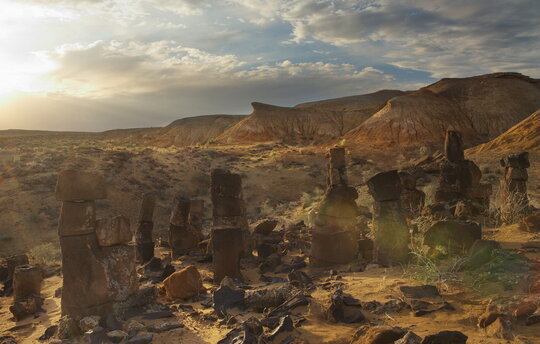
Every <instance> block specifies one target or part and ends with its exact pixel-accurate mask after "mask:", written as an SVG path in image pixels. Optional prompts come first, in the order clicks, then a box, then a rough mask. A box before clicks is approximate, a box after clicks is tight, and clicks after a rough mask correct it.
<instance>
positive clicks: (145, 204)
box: [135, 193, 156, 263]
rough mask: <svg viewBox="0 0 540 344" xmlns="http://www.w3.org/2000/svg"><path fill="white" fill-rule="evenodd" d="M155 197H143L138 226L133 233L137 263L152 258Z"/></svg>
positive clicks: (146, 195) (151, 195)
mask: <svg viewBox="0 0 540 344" xmlns="http://www.w3.org/2000/svg"><path fill="white" fill-rule="evenodd" d="M155 207H156V197H155V195H154V194H151V193H146V194H144V195H143V199H142V203H141V210H140V212H139V225H138V227H137V230H136V231H135V245H136V247H137V262H138V263H146V262H148V261H149V260H150V259H152V257H154V240H153V236H152V231H153V229H154V208H155Z"/></svg>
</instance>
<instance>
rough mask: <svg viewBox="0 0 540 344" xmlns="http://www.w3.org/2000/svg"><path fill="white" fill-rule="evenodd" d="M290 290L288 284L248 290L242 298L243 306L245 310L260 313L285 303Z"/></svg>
mask: <svg viewBox="0 0 540 344" xmlns="http://www.w3.org/2000/svg"><path fill="white" fill-rule="evenodd" d="M291 290H292V288H291V286H290V285H288V284H286V285H282V286H272V287H263V288H258V289H255V290H248V291H247V292H246V294H245V297H244V305H245V306H246V307H247V308H250V309H253V310H255V311H258V312H262V311H264V310H265V309H270V308H274V307H277V306H279V305H281V304H282V303H283V302H285V301H286V300H287V298H288V297H289V295H290V293H291Z"/></svg>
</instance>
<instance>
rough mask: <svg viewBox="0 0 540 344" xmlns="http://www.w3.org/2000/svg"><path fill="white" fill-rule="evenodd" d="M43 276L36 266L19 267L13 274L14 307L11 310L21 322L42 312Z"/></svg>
mask: <svg viewBox="0 0 540 344" xmlns="http://www.w3.org/2000/svg"><path fill="white" fill-rule="evenodd" d="M42 282H43V276H42V272H41V269H40V268H38V267H37V266H34V265H28V264H26V265H18V266H17V267H16V268H15V270H14V272H13V301H14V302H13V306H11V307H10V308H9V310H10V311H11V313H12V314H13V316H14V317H15V319H17V320H20V319H22V318H24V317H26V316H28V315H32V314H34V313H36V312H37V311H39V310H41V305H42V304H43V300H42V298H41V297H40V293H41V284H42Z"/></svg>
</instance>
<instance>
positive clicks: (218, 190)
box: [210, 169, 252, 256]
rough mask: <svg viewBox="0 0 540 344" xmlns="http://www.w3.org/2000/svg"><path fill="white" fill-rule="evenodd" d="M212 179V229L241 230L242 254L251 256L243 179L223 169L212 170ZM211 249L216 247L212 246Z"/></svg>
mask: <svg viewBox="0 0 540 344" xmlns="http://www.w3.org/2000/svg"><path fill="white" fill-rule="evenodd" d="M210 178H211V181H210V192H211V196H212V218H213V225H212V228H213V229H219V228H240V230H241V232H242V240H243V242H242V252H241V254H242V256H251V254H252V244H251V236H250V233H249V224H248V221H247V218H246V206H245V204H244V197H243V193H242V178H241V177H240V175H239V174H236V173H231V172H229V171H227V170H223V169H214V170H212V173H211V175H210ZM211 237H212V238H213V234H212V235H211ZM211 247H215V245H214V244H212V245H211Z"/></svg>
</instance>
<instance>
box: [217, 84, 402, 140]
mask: <svg viewBox="0 0 540 344" xmlns="http://www.w3.org/2000/svg"><path fill="white" fill-rule="evenodd" d="M403 93H404V92H402V91H395V90H383V91H379V92H375V93H371V94H365V95H359V96H350V97H343V98H336V99H328V100H322V101H316V102H310V103H303V104H298V105H296V106H294V107H282V106H274V105H269V104H263V103H258V102H254V103H252V104H251V105H252V106H253V112H252V113H251V114H250V115H249V116H248V117H246V118H245V119H243V120H242V121H240V122H239V123H237V124H236V125H235V126H233V127H231V128H230V129H228V130H227V131H225V132H224V133H223V134H221V135H220V136H219V137H218V139H217V140H218V141H220V142H223V143H253V142H267V141H298V140H315V141H319V142H324V141H326V140H329V139H337V138H339V137H340V136H342V135H343V134H345V133H346V132H347V131H349V130H351V129H352V128H354V127H356V126H358V125H359V124H361V123H362V122H364V121H365V120H366V119H368V118H369V117H370V116H371V115H372V114H374V113H375V112H377V111H378V110H380V109H381V108H382V107H383V106H384V104H385V103H386V102H387V101H388V100H389V99H391V98H393V97H395V96H397V95H401V94H403Z"/></svg>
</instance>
